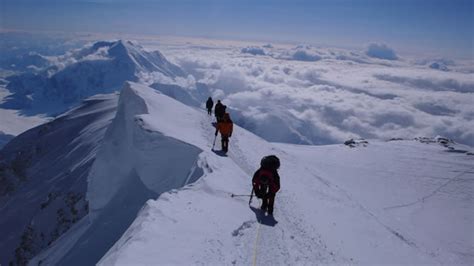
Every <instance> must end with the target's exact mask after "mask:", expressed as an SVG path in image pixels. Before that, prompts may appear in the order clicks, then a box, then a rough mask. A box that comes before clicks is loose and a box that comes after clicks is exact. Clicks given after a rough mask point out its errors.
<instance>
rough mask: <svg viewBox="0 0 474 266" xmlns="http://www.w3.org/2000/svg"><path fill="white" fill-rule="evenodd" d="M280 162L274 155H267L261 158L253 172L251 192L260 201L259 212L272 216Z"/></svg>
mask: <svg viewBox="0 0 474 266" xmlns="http://www.w3.org/2000/svg"><path fill="white" fill-rule="evenodd" d="M278 168H280V160H279V159H278V157H276V156H275V155H269V156H265V157H263V158H262V160H261V162H260V168H259V169H258V170H257V171H256V172H255V174H254V175H253V178H252V186H253V191H254V192H255V196H257V197H258V198H261V199H262V206H261V210H262V211H264V212H265V211H266V212H268V214H269V215H273V204H274V203H275V195H276V193H277V192H278V191H279V190H280V175H278V171H277V170H278Z"/></svg>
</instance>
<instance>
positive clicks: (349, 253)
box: [88, 85, 474, 265]
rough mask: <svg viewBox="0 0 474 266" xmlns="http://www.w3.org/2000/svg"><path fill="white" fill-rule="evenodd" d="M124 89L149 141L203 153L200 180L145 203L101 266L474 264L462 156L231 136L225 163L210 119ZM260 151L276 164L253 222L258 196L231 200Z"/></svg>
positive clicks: (469, 187)
mask: <svg viewBox="0 0 474 266" xmlns="http://www.w3.org/2000/svg"><path fill="white" fill-rule="evenodd" d="M133 88H134V91H135V94H136V95H140V96H141V97H142V98H143V100H144V101H145V102H146V106H147V108H146V114H143V115H139V116H137V119H138V121H140V123H143V124H142V125H143V126H144V128H146V129H147V130H149V131H150V132H151V134H158V135H161V134H163V135H165V136H172V137H173V138H175V139H177V140H179V141H180V142H183V143H187V144H188V145H192V146H194V147H197V148H198V149H200V150H201V151H202V152H201V153H200V154H199V155H198V160H197V163H196V164H197V165H198V166H199V167H200V168H201V169H202V171H203V176H202V177H201V178H200V179H199V180H197V181H196V182H195V183H193V184H190V185H186V186H185V187H184V188H182V189H179V190H172V191H170V192H166V193H163V194H162V195H161V196H160V197H159V198H158V199H157V200H149V201H147V202H146V204H145V206H144V207H143V208H142V210H141V211H140V213H139V214H138V217H137V218H136V219H135V221H134V222H133V223H132V225H131V226H130V227H129V228H128V229H127V231H126V232H125V233H124V234H123V236H122V237H121V238H120V240H118V241H117V242H116V243H115V244H114V245H113V247H112V248H111V249H109V251H108V252H107V254H105V256H103V257H102V259H101V260H100V262H99V265H154V264H181V265H189V264H206V265H222V264H243V265H249V264H254V265H255V264H259V265H295V264H331V263H336V264H347V263H360V264H376V265H378V264H386V263H394V264H411V265H413V264H429V265H438V264H466V265H469V264H472V263H473V255H474V254H473V252H472V247H473V244H474V241H473V238H472V234H469V233H466V232H472V226H473V222H474V217H473V215H472V206H473V198H472V195H473V190H474V184H473V183H472V181H473V174H472V173H473V170H474V164H473V158H474V157H473V156H472V153H468V152H466V151H465V150H462V149H465V148H466V147H464V146H461V145H456V144H452V143H451V144H449V145H448V146H449V147H451V148H447V147H445V146H442V145H439V144H438V143H436V142H435V143H420V142H419V141H413V140H411V141H394V142H380V141H370V143H368V144H361V145H356V146H355V147H354V148H349V147H348V146H343V145H331V146H322V147H308V146H296V145H284V144H272V143H268V142H266V141H264V140H263V139H261V138H259V137H257V136H255V135H253V134H251V133H249V132H247V131H246V130H243V129H241V128H240V127H236V128H235V132H234V134H233V136H232V139H231V143H230V151H229V155H228V157H225V156H222V155H221V154H220V153H219V152H212V151H210V148H211V146H212V142H213V136H212V133H213V128H212V126H211V122H212V121H211V118H209V117H206V116H205V115H204V114H202V112H201V113H196V111H195V110H192V109H190V108H188V107H186V108H185V107H184V106H181V105H178V104H176V103H173V102H172V101H170V99H169V98H166V97H164V96H162V95H160V94H156V93H155V92H153V91H151V90H150V89H149V88H146V87H141V86H135V85H134V86H133ZM138 139H139V140H140V139H141V138H138ZM132 154H133V153H132ZM268 154H276V155H277V156H279V157H280V159H281V161H282V167H281V170H280V174H281V176H282V190H281V192H280V193H279V194H278V196H277V199H276V203H275V204H276V207H275V208H276V209H275V218H270V217H264V216H262V214H261V213H260V212H259V211H258V210H257V209H256V208H257V207H258V201H257V200H255V199H254V202H253V204H252V205H251V206H250V207H249V205H248V197H230V195H231V194H232V193H235V194H248V193H249V190H250V178H251V176H252V174H253V172H254V171H255V170H256V169H257V167H258V164H259V161H260V159H261V157H262V156H264V155H268ZM119 158H120V156H119ZM149 159H151V158H149V157H147V160H146V162H149V161H148V160H149ZM158 160H159V157H158ZM170 163H171V162H170ZM174 164H176V162H174ZM112 176H113V175H112ZM96 177H98V176H96ZM116 180H118V179H117V178H115V177H114V180H113V181H112V182H115V181H116ZM142 180H148V179H147V178H144V179H142ZM92 181H94V176H93V178H92ZM148 181H149V182H151V180H148ZM102 186H103V185H101V186H100V187H102ZM106 192H107V193H106V194H105V196H104V197H102V196H98V197H95V196H94V194H93V193H90V194H89V195H88V197H89V199H90V200H91V202H94V201H95V202H96V203H95V204H97V205H96V207H95V208H96V209H98V210H100V209H101V208H106V207H104V206H106V205H107V204H110V203H108V202H110V199H111V198H112V196H111V195H113V194H114V193H115V195H116V194H117V190H116V189H110V190H109V189H108V190H106ZM91 204H93V203H91Z"/></svg>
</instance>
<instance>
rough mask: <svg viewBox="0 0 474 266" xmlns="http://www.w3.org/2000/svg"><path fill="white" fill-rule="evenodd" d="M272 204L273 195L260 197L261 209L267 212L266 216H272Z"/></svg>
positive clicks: (268, 194)
mask: <svg viewBox="0 0 474 266" xmlns="http://www.w3.org/2000/svg"><path fill="white" fill-rule="evenodd" d="M273 203H275V193H271V192H270V193H267V194H265V195H264V196H263V197H262V207H261V208H260V209H262V210H263V211H265V210H266V211H267V212H268V214H273Z"/></svg>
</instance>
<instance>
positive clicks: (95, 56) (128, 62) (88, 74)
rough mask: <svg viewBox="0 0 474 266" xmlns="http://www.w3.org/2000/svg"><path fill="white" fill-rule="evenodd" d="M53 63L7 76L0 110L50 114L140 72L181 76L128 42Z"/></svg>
mask: <svg viewBox="0 0 474 266" xmlns="http://www.w3.org/2000/svg"><path fill="white" fill-rule="evenodd" d="M55 60H56V64H55V65H53V66H51V67H49V68H47V69H46V70H44V71H42V72H40V73H24V74H20V75H14V76H10V77H8V78H7V81H8V82H9V83H8V85H7V89H8V90H9V91H10V92H12V93H13V94H12V95H10V96H9V97H8V98H7V99H6V102H5V103H3V104H2V105H1V107H3V108H9V109H23V110H24V112H25V113H26V114H37V113H46V114H49V115H54V114H58V113H61V112H62V111H64V110H66V109H68V108H69V107H71V106H73V105H75V104H77V103H79V102H80V100H82V99H84V98H87V97H90V96H92V95H95V94H98V93H110V92H114V91H117V90H119V89H120V88H121V87H122V86H123V83H124V82H125V81H127V80H130V81H138V80H139V79H140V76H141V75H144V73H148V74H150V73H155V74H156V73H158V74H160V75H163V76H165V77H169V78H175V77H178V76H184V72H183V71H182V70H181V69H180V68H179V67H178V66H176V65H174V64H172V63H170V62H169V61H168V60H166V58H165V57H164V56H163V55H162V54H161V53H160V52H158V51H153V52H148V51H145V50H144V49H143V48H142V47H141V46H139V45H138V44H136V43H133V42H131V41H122V40H119V41H114V42H106V41H101V42H96V43H94V44H93V45H91V46H86V47H85V48H82V49H79V50H73V51H71V52H69V53H67V54H66V55H64V56H60V57H57V58H56V59H55Z"/></svg>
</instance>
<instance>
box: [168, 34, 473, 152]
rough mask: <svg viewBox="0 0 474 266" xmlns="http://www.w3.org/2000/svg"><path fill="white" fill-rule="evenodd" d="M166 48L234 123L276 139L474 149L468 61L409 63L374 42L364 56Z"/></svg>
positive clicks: (312, 50)
mask: <svg viewBox="0 0 474 266" xmlns="http://www.w3.org/2000/svg"><path fill="white" fill-rule="evenodd" d="M160 49H161V50H163V51H164V53H165V55H166V56H167V57H169V58H170V59H172V60H173V61H175V62H176V63H177V64H179V65H180V66H181V67H183V68H184V69H185V70H186V71H187V72H188V73H189V74H190V75H191V76H192V77H193V79H194V80H196V81H197V82H200V83H205V84H207V85H208V86H209V87H210V88H211V92H212V95H211V96H213V97H214V98H215V99H221V100H222V101H223V102H224V104H226V105H227V106H228V107H230V109H231V111H232V112H233V117H234V121H235V122H237V123H239V124H240V125H242V126H243V127H245V128H247V129H249V130H252V131H253V132H255V133H257V134H258V135H260V136H262V137H263V138H265V139H267V140H270V141H276V142H290V143H301V144H332V143H341V142H342V141H344V140H347V139H350V138H366V139H371V138H377V139H391V138H407V139H411V138H415V137H419V136H433V137H434V136H445V137H448V138H452V139H454V140H455V141H458V142H461V143H465V144H469V145H474V74H473V73H474V71H473V67H472V61H470V60H460V61H454V60H449V59H444V58H434V59H430V58H422V57H420V58H414V57H411V58H406V57H403V56H401V55H398V54H397V53H396V52H395V50H394V49H393V48H391V47H389V46H388V45H387V44H378V43H373V44H369V45H367V48H366V49H365V50H361V51H350V50H344V49H336V48H321V47H314V46H310V45H298V46H278V45H277V44H273V45H271V44H266V45H247V46H239V45H238V44H233V45H228V44H226V45H222V46H219V45H209V46H196V45H191V44H189V45H182V46H176V47H173V46H169V45H167V46H161V47H160ZM433 64H434V66H433ZM439 66H441V67H439Z"/></svg>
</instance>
